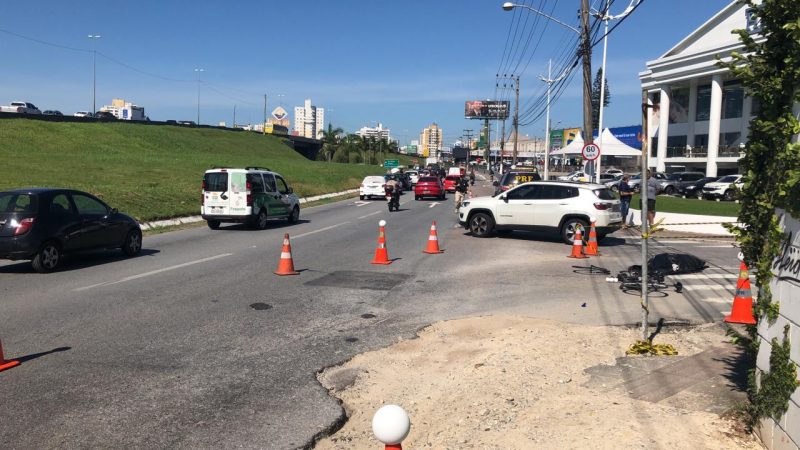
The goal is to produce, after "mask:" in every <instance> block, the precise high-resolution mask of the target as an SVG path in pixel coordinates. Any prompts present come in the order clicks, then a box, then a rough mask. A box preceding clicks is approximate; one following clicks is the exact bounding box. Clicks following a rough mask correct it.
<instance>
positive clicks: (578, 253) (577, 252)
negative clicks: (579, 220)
mask: <svg viewBox="0 0 800 450" xmlns="http://www.w3.org/2000/svg"><path fill="white" fill-rule="evenodd" d="M567 258H579V259H583V258H588V256H586V255H584V254H583V236H582V235H581V229H580V227H578V228H576V229H575V240H574V241H572V253H570V255H569V256H567Z"/></svg>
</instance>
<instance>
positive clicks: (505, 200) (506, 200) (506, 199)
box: [500, 195, 508, 203]
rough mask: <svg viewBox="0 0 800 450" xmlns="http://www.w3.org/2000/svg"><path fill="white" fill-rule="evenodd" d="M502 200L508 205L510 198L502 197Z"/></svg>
mask: <svg viewBox="0 0 800 450" xmlns="http://www.w3.org/2000/svg"><path fill="white" fill-rule="evenodd" d="M500 198H502V199H503V201H504V202H506V203H508V196H507V195H504V196H502V197H500Z"/></svg>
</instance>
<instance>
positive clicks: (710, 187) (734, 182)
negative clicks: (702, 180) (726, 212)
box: [703, 175, 744, 201]
mask: <svg viewBox="0 0 800 450" xmlns="http://www.w3.org/2000/svg"><path fill="white" fill-rule="evenodd" d="M743 185H744V183H743V182H742V176H741V175H726V176H724V177H722V178H720V179H719V180H717V181H712V182H710V183H706V185H705V186H703V198H705V199H722V200H728V201H731V200H734V199H735V198H736V191H737V189H741V187H742V186H743Z"/></svg>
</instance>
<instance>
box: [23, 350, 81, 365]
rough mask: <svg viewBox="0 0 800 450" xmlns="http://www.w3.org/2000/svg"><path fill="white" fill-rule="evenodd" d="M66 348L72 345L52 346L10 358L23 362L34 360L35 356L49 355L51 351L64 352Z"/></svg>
mask: <svg viewBox="0 0 800 450" xmlns="http://www.w3.org/2000/svg"><path fill="white" fill-rule="evenodd" d="M67 350H72V347H58V348H54V349H52V350H49V351H46V352H40V353H31V354H30V355H25V356H19V357H16V358H11V359H13V360H16V361H19V362H20V363H25V362H28V361H31V360H34V359H36V358H41V357H42V356H47V355H49V354H51V353H58V352H66V351H67Z"/></svg>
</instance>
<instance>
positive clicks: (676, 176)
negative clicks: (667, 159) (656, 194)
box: [667, 173, 681, 181]
mask: <svg viewBox="0 0 800 450" xmlns="http://www.w3.org/2000/svg"><path fill="white" fill-rule="evenodd" d="M667 179H668V180H670V181H680V179H681V174H679V173H673V174H671V175H670V176H668V177H667Z"/></svg>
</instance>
